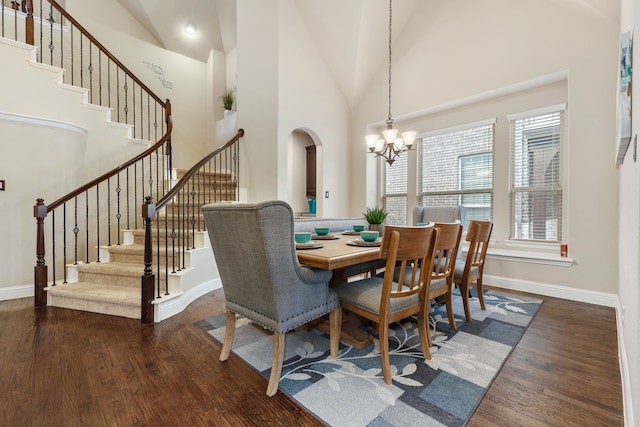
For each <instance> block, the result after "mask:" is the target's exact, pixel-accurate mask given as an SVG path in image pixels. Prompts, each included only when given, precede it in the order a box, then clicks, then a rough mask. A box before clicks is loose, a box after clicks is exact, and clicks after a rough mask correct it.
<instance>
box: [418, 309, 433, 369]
mask: <svg viewBox="0 0 640 427" xmlns="http://www.w3.org/2000/svg"><path fill="white" fill-rule="evenodd" d="M427 307H429V305H428V304H427ZM425 311H426V313H425ZM418 333H419V335H420V345H421V346H422V354H423V355H424V358H425V359H426V360H431V351H429V349H430V348H431V337H430V334H431V328H430V327H429V311H428V308H427V309H424V308H423V309H422V310H420V312H418Z"/></svg>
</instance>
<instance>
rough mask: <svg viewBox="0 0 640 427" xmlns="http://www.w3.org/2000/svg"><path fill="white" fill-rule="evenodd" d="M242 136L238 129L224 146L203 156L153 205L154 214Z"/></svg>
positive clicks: (241, 130) (240, 130)
mask: <svg viewBox="0 0 640 427" xmlns="http://www.w3.org/2000/svg"><path fill="white" fill-rule="evenodd" d="M243 136H244V129H238V132H237V133H236V134H235V136H234V137H233V138H231V139H230V140H229V141H228V142H227V143H226V144H224V145H223V146H222V147H220V148H218V149H217V150H215V151H214V152H212V153H210V154H208V155H207V156H205V157H204V158H203V159H202V160H200V161H199V162H198V163H196V164H195V165H194V166H193V167H192V168H191V169H189V170H188V171H187V173H185V174H184V175H183V176H182V178H180V181H178V183H177V184H176V185H175V186H174V187H173V188H172V189H171V190H169V191H168V192H167V193H166V194H165V195H164V196H163V197H162V198H161V199H160V200H158V203H156V204H155V208H156V209H155V210H156V212H157V211H159V210H160V209H162V208H163V207H165V206H166V205H167V204H168V203H169V202H170V201H171V199H173V198H174V197H175V196H176V194H177V193H178V192H179V191H180V190H181V189H182V188H183V187H184V186H185V184H186V183H187V182H188V181H189V178H191V177H192V176H193V175H195V174H196V172H198V170H199V169H200V168H201V167H202V166H203V165H205V164H206V163H207V162H208V161H209V160H211V159H212V158H214V157H215V156H217V155H218V154H219V153H221V152H223V151H224V150H225V149H227V148H228V147H230V146H231V145H233V144H234V143H235V142H236V141H238V140H239V139H240V138H242V137H243Z"/></svg>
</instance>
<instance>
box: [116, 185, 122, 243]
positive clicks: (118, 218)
mask: <svg viewBox="0 0 640 427" xmlns="http://www.w3.org/2000/svg"><path fill="white" fill-rule="evenodd" d="M121 191H122V188H120V172H118V178H117V187H116V195H117V199H118V209H117V211H116V220H117V222H118V246H120V219H121V218H122V214H121V213H120V192H121Z"/></svg>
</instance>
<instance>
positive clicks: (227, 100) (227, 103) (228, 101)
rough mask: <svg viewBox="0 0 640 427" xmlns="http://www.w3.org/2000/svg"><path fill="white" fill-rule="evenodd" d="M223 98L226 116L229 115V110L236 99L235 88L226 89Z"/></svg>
mask: <svg viewBox="0 0 640 427" xmlns="http://www.w3.org/2000/svg"><path fill="white" fill-rule="evenodd" d="M221 98H222V105H223V106H224V113H225V114H224V115H225V117H226V116H228V115H229V113H227V111H228V112H231V109H232V108H233V102H234V101H235V98H234V95H233V89H229V88H227V89H225V91H224V93H223V94H222V96H221Z"/></svg>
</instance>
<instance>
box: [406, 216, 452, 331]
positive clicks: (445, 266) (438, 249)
mask: <svg viewBox="0 0 640 427" xmlns="http://www.w3.org/2000/svg"><path fill="white" fill-rule="evenodd" d="M433 226H434V227H435V228H436V229H437V230H439V235H438V242H437V243H436V246H435V248H434V251H433V263H432V264H425V265H432V266H433V268H431V269H428V271H429V270H430V271H431V280H430V281H429V284H428V287H427V290H426V293H427V301H431V300H436V299H437V300H440V298H442V299H444V301H445V304H446V308H447V317H448V320H449V327H450V328H451V329H452V330H455V329H456V322H455V318H454V316H453V303H452V292H451V291H452V289H453V276H454V269H455V266H456V258H457V256H458V249H459V247H460V239H461V237H462V224H460V223H459V222H455V223H442V222H436V223H433ZM401 274H403V273H402V272H401V271H400V269H399V268H398V267H396V268H395V270H394V280H396V281H398V280H399V277H400V276H401ZM404 276H405V280H408V276H407V273H406V272H405V273H404ZM429 344H431V338H430V337H429Z"/></svg>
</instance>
